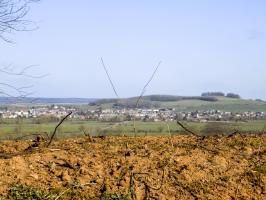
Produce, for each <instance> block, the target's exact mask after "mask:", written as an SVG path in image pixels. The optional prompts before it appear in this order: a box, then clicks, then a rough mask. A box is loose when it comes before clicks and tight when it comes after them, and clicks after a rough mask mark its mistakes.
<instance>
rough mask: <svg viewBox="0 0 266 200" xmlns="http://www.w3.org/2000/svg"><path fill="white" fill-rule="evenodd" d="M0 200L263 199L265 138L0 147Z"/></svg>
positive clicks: (30, 143)
mask: <svg viewBox="0 0 266 200" xmlns="http://www.w3.org/2000/svg"><path fill="white" fill-rule="evenodd" d="M0 169H1V170H0V177H1V179H0V194H1V195H2V197H0V199H1V198H2V199H26V198H28V199H261V200H263V199H266V136H265V135H261V136H257V135H249V136H247V135H233V136H210V137H196V136H184V135H176V136H172V137H152V136H148V137H103V138H89V137H84V138H75V139H64V140H56V141H53V143H52V144H51V145H50V146H49V147H47V146H46V143H44V141H41V142H38V143H36V141H35V142H34V141H30V140H27V141H22V140H20V141H1V142H0Z"/></svg>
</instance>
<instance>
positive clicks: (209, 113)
mask: <svg viewBox="0 0 266 200" xmlns="http://www.w3.org/2000/svg"><path fill="white" fill-rule="evenodd" d="M69 112H73V114H72V115H71V118H74V119H80V120H100V121H131V120H133V119H135V120H142V121H174V120H177V119H178V120H186V121H195V122H207V121H235V120H259V119H266V113H265V112H239V113H233V112H224V111H219V110H206V111H192V112H180V111H176V110H175V109H174V108H167V109H102V108H98V109H96V110H87V111H82V110H79V109H78V108H73V107H65V106H56V105H55V106H44V107H37V108H30V109H19V108H18V110H14V109H13V110H12V111H11V110H8V109H4V110H3V109H2V110H0V118H9V119H11V118H13V119H15V118H37V117H40V116H46V117H49V116H50V117H57V118H61V117H63V116H65V115H67V114H68V113H69Z"/></svg>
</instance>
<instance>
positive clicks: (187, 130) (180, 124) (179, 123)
mask: <svg viewBox="0 0 266 200" xmlns="http://www.w3.org/2000/svg"><path fill="white" fill-rule="evenodd" d="M176 123H177V124H178V125H179V126H181V127H182V128H183V129H184V130H185V131H186V132H188V133H191V134H192V135H194V136H199V135H198V134H196V133H194V132H193V131H191V130H189V129H188V128H187V127H185V126H184V125H183V124H182V123H181V122H179V121H178V120H177V121H176Z"/></svg>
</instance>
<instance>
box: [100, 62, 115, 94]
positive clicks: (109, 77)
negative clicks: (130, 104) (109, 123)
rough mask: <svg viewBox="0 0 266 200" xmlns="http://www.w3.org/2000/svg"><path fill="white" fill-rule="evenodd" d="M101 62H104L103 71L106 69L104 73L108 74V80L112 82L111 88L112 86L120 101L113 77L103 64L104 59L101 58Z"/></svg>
mask: <svg viewBox="0 0 266 200" xmlns="http://www.w3.org/2000/svg"><path fill="white" fill-rule="evenodd" d="M101 62H102V66H103V69H104V71H105V73H106V75H107V77H108V80H109V82H110V84H111V86H112V88H113V91H114V93H115V95H116V97H117V98H118V99H119V96H118V94H117V92H116V89H115V86H114V84H113V81H112V79H111V76H110V74H109V72H108V70H107V68H106V66H105V64H104V62H103V58H101Z"/></svg>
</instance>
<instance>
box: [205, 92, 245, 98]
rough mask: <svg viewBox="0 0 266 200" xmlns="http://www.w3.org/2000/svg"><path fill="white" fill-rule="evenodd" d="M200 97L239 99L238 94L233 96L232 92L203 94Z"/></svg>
mask: <svg viewBox="0 0 266 200" xmlns="http://www.w3.org/2000/svg"><path fill="white" fill-rule="evenodd" d="M201 96H202V97H228V98H234V99H240V98H241V97H240V95H239V94H235V93H232V92H229V93H227V94H225V93H223V92H204V93H202V94H201Z"/></svg>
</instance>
